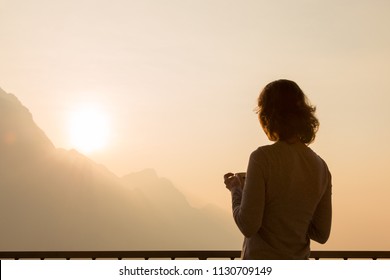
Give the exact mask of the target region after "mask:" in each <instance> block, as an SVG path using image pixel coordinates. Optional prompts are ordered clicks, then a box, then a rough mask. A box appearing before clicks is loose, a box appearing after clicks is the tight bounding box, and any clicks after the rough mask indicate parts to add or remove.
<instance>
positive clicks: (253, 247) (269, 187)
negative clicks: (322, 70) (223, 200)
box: [224, 80, 332, 259]
mask: <svg viewBox="0 0 390 280" xmlns="http://www.w3.org/2000/svg"><path fill="white" fill-rule="evenodd" d="M314 113H315V107H313V106H311V105H309V103H308V100H307V98H306V96H305V94H304V93H303V92H302V90H301V89H300V88H299V86H298V85H297V84H296V83H295V82H293V81H289V80H277V81H274V82H271V83H270V84H268V85H267V86H266V87H265V88H264V89H263V91H262V92H261V93H260V96H259V98H258V108H257V114H258V117H259V120H260V124H261V126H262V128H263V130H264V132H265V133H266V134H267V136H268V138H269V139H270V140H271V141H275V143H274V144H272V145H266V146H261V147H259V148H258V149H257V150H255V151H254V152H252V154H251V155H250V158H249V164H248V169H247V173H246V177H245V180H243V179H242V174H241V176H239V175H234V174H233V173H227V174H225V175H224V180H225V184H226V188H227V189H229V190H230V191H231V195H232V206H233V216H234V220H235V222H236V224H237V226H238V228H239V229H240V231H241V232H242V233H243V235H244V236H245V239H244V244H243V250H242V258H243V259H307V258H308V257H309V256H310V239H312V240H314V241H317V242H319V243H321V244H323V243H325V242H326V241H327V240H328V238H329V234H330V228H331V219H332V204H331V192H332V183H331V174H330V172H329V170H328V167H327V165H326V163H325V161H324V160H322V159H321V158H320V157H319V156H318V155H317V154H316V153H315V152H313V151H312V150H311V149H310V148H309V147H308V145H309V144H310V143H311V142H313V141H314V138H315V134H316V132H317V130H318V126H319V122H318V120H317V118H316V117H315V116H314Z"/></svg>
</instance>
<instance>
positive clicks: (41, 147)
mask: <svg viewBox="0 0 390 280" xmlns="http://www.w3.org/2000/svg"><path fill="white" fill-rule="evenodd" d="M0 225H1V230H0V250H180V249H183V250H186V249H187V250H191V249H193V250H202V249H209V250H212V249H216V250H218V249H219V250H228V249H239V248H240V245H241V239H242V238H241V235H240V234H239V232H238V230H237V229H236V228H235V226H234V225H233V221H232V218H231V216H230V214H229V213H226V212H224V211H222V210H219V209H218V208H217V207H214V206H211V205H210V206H209V207H206V208H202V209H198V208H194V207H192V206H191V205H190V204H189V203H188V202H187V200H186V197H185V196H184V195H183V194H182V193H181V192H180V191H179V190H178V189H176V188H175V186H174V185H173V184H172V183H171V182H170V181H169V180H168V179H166V178H161V177H159V176H158V175H157V173H156V171H154V170H153V169H146V170H144V171H141V172H137V173H131V174H129V175H127V176H124V177H123V178H119V177H117V176H116V175H115V174H113V173H112V172H110V171H109V170H108V169H107V168H106V167H104V166H102V165H99V164H97V163H95V162H93V161H92V160H90V159H89V158H87V157H86V156H84V155H82V154H80V153H79V152H77V151H75V150H71V151H67V150H64V149H57V148H55V146H54V145H53V143H52V142H51V141H50V140H49V139H48V138H47V136H46V135H45V133H44V132H43V131H42V130H41V129H40V128H39V127H38V126H37V125H36V124H35V123H34V121H33V117H32V114H31V113H30V112H29V110H28V109H27V108H25V107H24V106H23V105H22V104H21V103H20V101H19V100H18V99H17V98H16V97H15V96H14V95H12V94H8V93H6V92H4V91H3V90H1V89H0Z"/></svg>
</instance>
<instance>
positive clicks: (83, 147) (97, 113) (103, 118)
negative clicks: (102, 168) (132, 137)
mask: <svg viewBox="0 0 390 280" xmlns="http://www.w3.org/2000/svg"><path fill="white" fill-rule="evenodd" d="M69 133H70V141H71V145H72V146H73V148H75V149H76V150H78V151H80V152H83V153H92V152H94V151H97V150H101V149H103V148H104V147H105V146H106V145H107V142H108V137H109V122H108V117H107V114H105V113H104V111H103V110H101V109H100V108H98V107H94V106H84V107H80V108H78V109H77V110H74V111H72V112H71V115H70V118H69Z"/></svg>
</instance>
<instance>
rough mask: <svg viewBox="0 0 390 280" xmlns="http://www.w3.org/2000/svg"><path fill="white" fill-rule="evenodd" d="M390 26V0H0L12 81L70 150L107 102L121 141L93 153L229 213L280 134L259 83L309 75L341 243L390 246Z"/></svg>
mask: <svg viewBox="0 0 390 280" xmlns="http://www.w3.org/2000/svg"><path fill="white" fill-rule="evenodd" d="M389 26H390V1H387V0H366V1H356V0H354V1H352V0H348V1H343V0H337V1H336V0H334V1H333V0H332V1H312V0H297V1H290V0H284V1H260V0H253V1H250V0H241V1H238V0H237V1H229V0H165V1H164V0H160V1H158V0H154V1H152V0H149V1H147V0H138V1H133V0H110V1H108V0H67V1H53V0H34V1H29V0H0V87H1V88H3V89H4V90H5V91H7V92H11V93H14V94H16V96H17V97H18V98H19V99H20V100H21V102H22V103H23V104H24V105H25V106H27V107H28V108H29V109H30V111H31V113H32V114H33V116H34V119H35V121H36V123H37V124H38V126H40V127H41V128H42V129H43V130H44V131H45V132H46V134H47V136H48V137H49V138H50V139H51V140H52V141H53V143H54V145H55V146H56V147H59V148H65V149H71V148H72V146H74V144H72V133H73V134H74V132H72V131H75V128H74V127H72V126H74V124H73V125H72V119H74V118H75V117H74V116H75V115H77V114H80V112H81V114H82V112H83V110H84V111H85V110H87V109H83V108H91V107H92V108H95V109H96V108H97V109H96V111H97V112H99V114H100V115H101V116H102V118H101V119H99V122H100V123H101V126H104V127H105V131H106V132H105V133H106V135H104V136H103V135H102V136H101V137H106V138H107V139H106V142H105V144H104V143H103V144H102V145H101V146H102V147H101V148H99V149H97V150H95V151H93V152H91V153H89V154H88V156H89V157H91V158H92V159H94V160H95V161H97V162H99V163H102V164H104V165H106V166H107V167H108V168H109V169H110V170H111V171H113V172H114V173H116V174H117V175H119V176H122V175H125V174H127V173H130V172H136V171H139V170H142V169H144V168H154V169H156V171H157V173H158V174H159V175H160V176H163V177H167V178H169V179H170V180H172V182H173V183H174V184H175V185H176V186H177V187H178V188H180V189H181V190H182V191H184V192H185V193H186V194H187V195H192V196H191V199H190V200H191V201H192V202H193V203H194V204H196V205H201V204H204V203H215V204H217V205H219V206H221V207H224V208H226V209H229V207H230V196H229V193H228V192H227V191H226V190H225V189H224V185H223V181H222V176H223V174H224V173H226V172H228V171H233V172H234V171H245V170H246V165H247V160H248V157H249V154H250V152H251V151H253V150H254V149H256V147H257V146H259V145H264V144H269V143H270V142H269V141H268V140H267V139H266V137H265V135H263V132H262V130H261V129H260V126H259V124H258V121H257V117H256V114H255V113H254V112H253V109H254V108H255V106H256V98H257V96H258V93H259V91H260V90H261V89H262V87H264V85H265V84H267V83H268V82H270V81H272V80H274V79H278V78H288V79H292V80H295V81H296V82H297V83H298V84H299V85H300V86H301V88H302V89H303V90H304V91H305V93H306V94H307V95H308V97H309V99H310V100H311V102H312V103H313V104H314V105H316V106H317V113H318V117H319V119H320V122H321V126H320V131H319V133H318V135H317V139H316V142H315V143H314V144H312V145H311V147H312V148H313V149H314V150H315V151H316V152H318V153H319V154H320V155H321V156H322V157H323V158H324V159H325V160H326V161H327V163H328V165H329V167H330V169H331V171H332V174H333V185H334V188H333V198H334V212H335V213H334V224H333V225H334V227H333V232H332V234H333V238H334V239H333V240H337V242H336V241H334V243H332V242H333V241H332V238H331V240H330V245H328V246H330V247H329V248H332V244H333V246H334V247H337V246H338V247H340V244H342V242H343V240H345V241H346V240H348V242H355V243H354V244H356V247H355V248H356V249H387V250H389V249H390V240H389V239H388V238H387V236H389V234H390V222H389V221H390V219H389V217H388V215H389V214H388V213H390V206H388V199H389V197H390V189H389V188H390V184H389V182H390V172H389V160H390V146H389V145H388V143H387V141H388V139H390V129H389V121H390V110H389V107H388V106H389V103H390V82H389V76H390V32H389V30H388V29H389ZM76 131H77V130H76Z"/></svg>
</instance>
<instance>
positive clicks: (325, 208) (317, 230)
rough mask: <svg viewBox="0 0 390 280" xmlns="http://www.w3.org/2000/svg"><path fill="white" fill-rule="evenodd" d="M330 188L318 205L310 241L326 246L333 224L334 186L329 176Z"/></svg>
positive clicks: (312, 222) (310, 227)
mask: <svg viewBox="0 0 390 280" xmlns="http://www.w3.org/2000/svg"><path fill="white" fill-rule="evenodd" d="M329 180H330V181H329V186H328V187H327V189H326V191H325V193H324V195H323V196H322V198H321V200H320V202H319V203H318V205H317V208H316V211H315V212H314V215H313V219H312V221H311V223H310V226H309V232H308V233H309V237H310V239H312V240H314V241H316V242H318V243H321V244H324V243H325V242H326V241H328V238H329V235H330V229H331V224H332V184H331V176H330V175H329Z"/></svg>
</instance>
